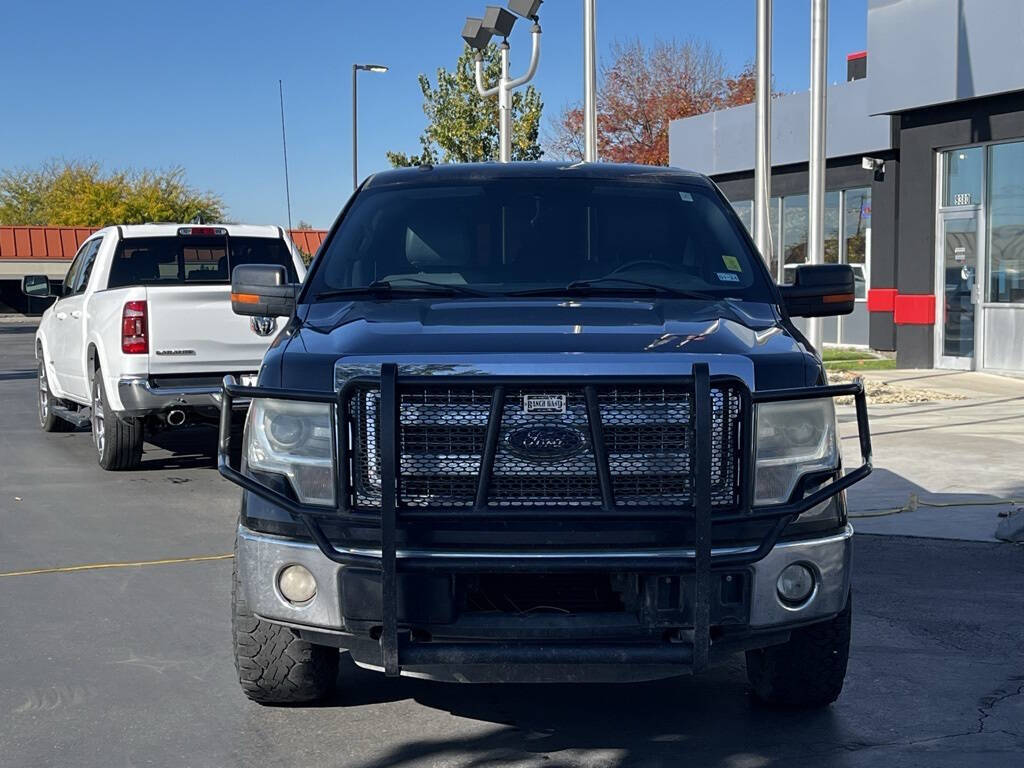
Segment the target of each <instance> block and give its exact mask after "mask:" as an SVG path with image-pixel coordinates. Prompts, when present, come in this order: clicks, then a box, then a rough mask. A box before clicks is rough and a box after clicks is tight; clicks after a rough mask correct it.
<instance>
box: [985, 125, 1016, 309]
mask: <svg viewBox="0 0 1024 768" xmlns="http://www.w3.org/2000/svg"><path fill="white" fill-rule="evenodd" d="M988 151H989V156H988V157H989V188H988V189H989V194H988V300H989V301H992V302H1013V303H1024V142H1014V143H1012V144H994V145H992V146H990V147H989V148H988Z"/></svg>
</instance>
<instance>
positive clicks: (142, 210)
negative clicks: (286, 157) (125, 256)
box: [0, 161, 224, 227]
mask: <svg viewBox="0 0 1024 768" xmlns="http://www.w3.org/2000/svg"><path fill="white" fill-rule="evenodd" d="M223 217H224V202H223V201H222V200H221V198H220V197H219V196H217V195H215V194H213V193H211V192H200V191H199V190H197V189H195V188H194V187H192V186H190V185H189V184H188V183H187V182H186V181H185V171H184V169H182V168H171V169H170V170H166V171H155V170H141V171H136V170H114V171H110V172H105V171H104V170H103V169H102V167H101V166H100V164H99V163H83V162H73V161H51V162H48V163H45V164H44V165H43V166H42V167H41V168H38V169H28V170H24V169H22V170H5V171H2V172H0V224H19V225H23V226H33V225H35V226H40V225H50V226H74V227H105V226H108V225H111V224H142V223H144V222H147V221H193V220H196V219H199V220H201V221H220V220H221V219H223Z"/></svg>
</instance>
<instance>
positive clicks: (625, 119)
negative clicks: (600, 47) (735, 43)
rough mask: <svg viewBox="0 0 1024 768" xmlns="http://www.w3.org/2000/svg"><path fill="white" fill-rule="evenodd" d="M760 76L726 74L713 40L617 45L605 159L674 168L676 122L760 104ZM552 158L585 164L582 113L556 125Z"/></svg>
mask: <svg viewBox="0 0 1024 768" xmlns="http://www.w3.org/2000/svg"><path fill="white" fill-rule="evenodd" d="M753 98H754V70H753V68H752V67H750V66H748V67H746V68H744V69H743V70H742V71H741V72H739V73H737V74H735V75H731V76H730V75H729V74H728V73H727V71H726V67H725V63H724V60H723V59H722V55H721V54H720V53H719V52H718V51H716V50H715V49H714V48H712V47H711V45H710V44H708V43H706V42H699V41H695V40H687V41H686V42H683V43H678V42H676V41H674V40H673V41H671V42H664V41H655V42H654V44H653V45H651V46H650V47H648V46H646V45H645V44H644V43H642V42H641V41H640V40H631V41H629V42H625V43H620V42H616V43H614V44H613V45H612V48H611V64H610V65H604V66H602V67H601V85H600V87H599V89H598V94H597V129H598V130H597V133H598V135H597V139H598V151H599V153H600V155H601V158H602V159H604V160H609V161H612V162H617V163H643V164H645V165H668V126H669V122H670V121H672V120H676V119H678V118H681V117H689V116H691V115H699V114H703V113H705V112H711V111H713V110H716V109H722V108H724V107H733V106H739V105H740V104H746V103H748V102H750V101H753ZM553 128H554V131H553V136H552V137H551V139H550V141H549V142H548V143H549V145H550V146H549V148H550V150H551V151H552V153H553V154H555V155H557V156H561V157H564V158H566V159H570V160H582V159H583V110H582V109H581V108H580V106H579V105H578V104H577V105H571V106H567V107H565V108H564V109H563V110H562V114H561V115H560V116H559V118H558V120H557V121H556V122H555V123H554V125H553Z"/></svg>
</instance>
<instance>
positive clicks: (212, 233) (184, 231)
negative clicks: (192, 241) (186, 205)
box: [178, 227, 228, 237]
mask: <svg viewBox="0 0 1024 768" xmlns="http://www.w3.org/2000/svg"><path fill="white" fill-rule="evenodd" d="M227 233H228V231H227V230H226V229H225V228H224V227H178V236H179V237H224V236H226V235H227Z"/></svg>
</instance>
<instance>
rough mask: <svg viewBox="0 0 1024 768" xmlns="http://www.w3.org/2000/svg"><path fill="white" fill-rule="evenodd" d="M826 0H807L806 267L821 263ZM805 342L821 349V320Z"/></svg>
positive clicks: (810, 326) (812, 324) (810, 322)
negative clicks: (808, 89)
mask: <svg viewBox="0 0 1024 768" xmlns="http://www.w3.org/2000/svg"><path fill="white" fill-rule="evenodd" d="M827 57H828V0H811V109H810V113H811V121H810V155H809V162H808V179H809V180H808V189H807V219H808V230H807V263H808V264H823V263H824V262H825V112H826V106H827V104H826V100H827V94H826V90H825V72H826V66H827ZM807 340H808V341H809V342H810V343H811V346H812V347H814V348H815V349H819V350H820V349H821V318H820V317H811V318H808V323H807Z"/></svg>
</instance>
